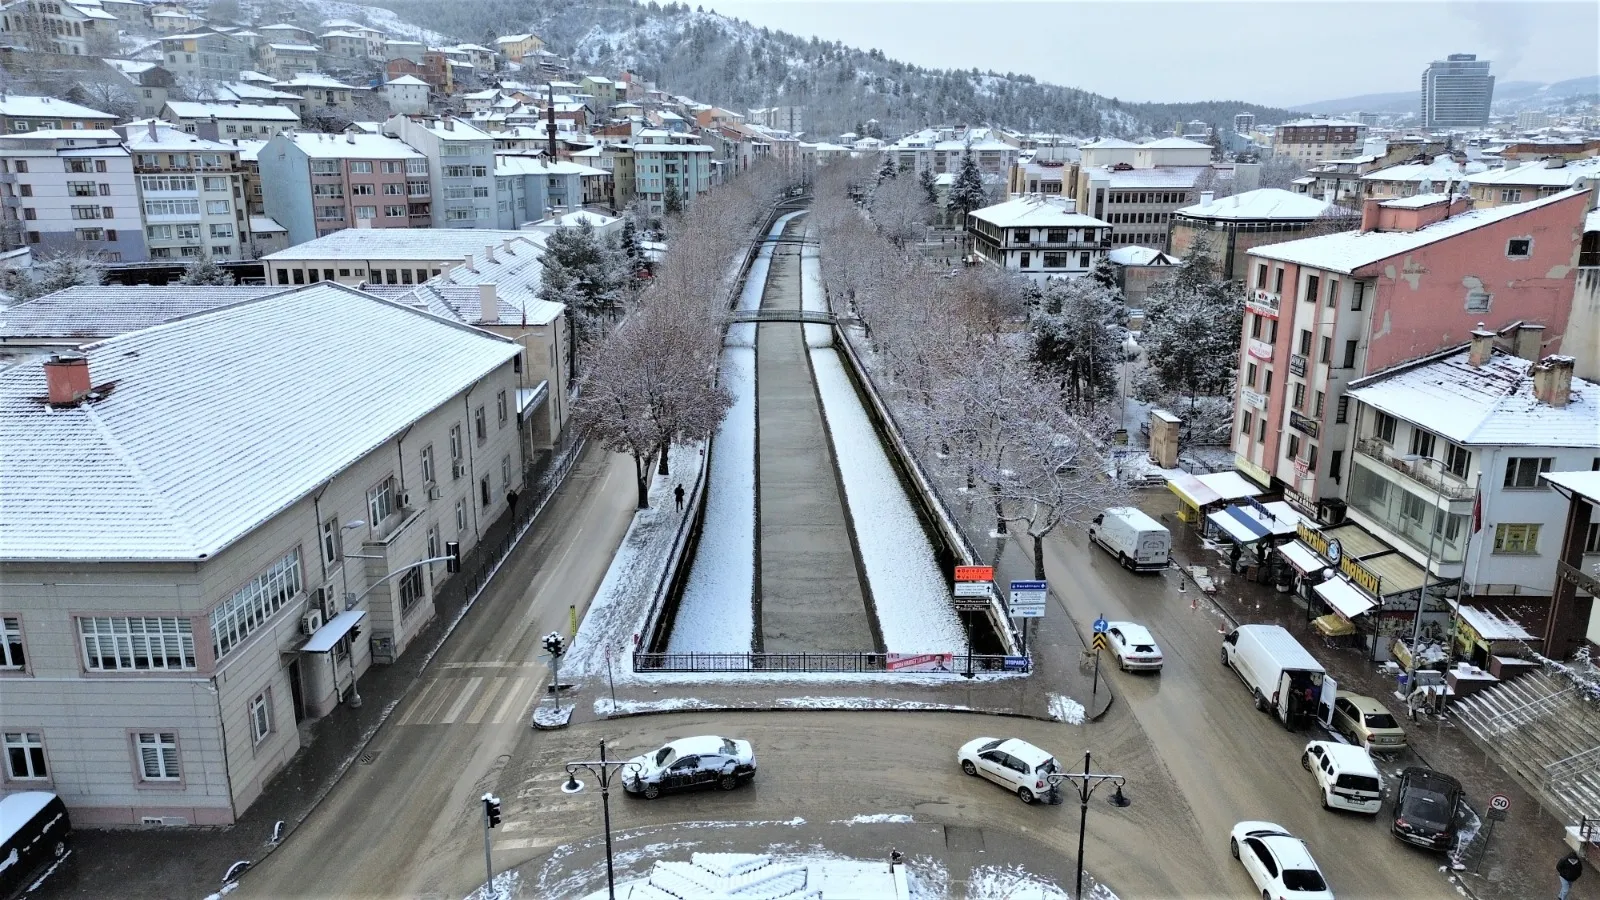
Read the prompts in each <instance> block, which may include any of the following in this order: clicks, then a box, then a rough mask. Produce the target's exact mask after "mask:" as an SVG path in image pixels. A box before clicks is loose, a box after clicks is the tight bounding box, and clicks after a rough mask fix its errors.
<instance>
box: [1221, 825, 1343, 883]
mask: <svg viewBox="0 0 1600 900" xmlns="http://www.w3.org/2000/svg"><path fill="white" fill-rule="evenodd" d="M1228 850H1229V851H1230V852H1232V853H1233V858H1234V859H1237V860H1238V861H1239V862H1241V863H1243V864H1244V870H1245V871H1246V872H1248V873H1250V880H1251V881H1253V882H1255V885H1256V890H1258V891H1260V892H1261V897H1262V900H1333V891H1330V890H1328V882H1327V881H1326V880H1325V879H1323V877H1322V870H1321V869H1319V868H1317V861H1316V860H1314V859H1312V858H1311V851H1310V850H1307V849H1306V842H1305V841H1302V840H1300V839H1299V838H1297V837H1295V836H1294V835H1292V834H1290V833H1289V832H1287V831H1285V830H1284V829H1283V826H1281V825H1274V824H1272V823H1271V822H1240V823H1239V824H1237V825H1235V826H1233V832H1232V833H1231V835H1230V836H1229V838H1228Z"/></svg>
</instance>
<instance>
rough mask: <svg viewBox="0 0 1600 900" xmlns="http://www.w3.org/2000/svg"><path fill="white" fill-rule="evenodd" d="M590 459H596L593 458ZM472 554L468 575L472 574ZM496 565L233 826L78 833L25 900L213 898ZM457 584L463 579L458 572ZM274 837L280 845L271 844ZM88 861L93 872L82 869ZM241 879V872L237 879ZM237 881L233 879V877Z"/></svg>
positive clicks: (395, 697) (439, 607)
mask: <svg viewBox="0 0 1600 900" xmlns="http://www.w3.org/2000/svg"><path fill="white" fill-rule="evenodd" d="M595 452H597V453H598V452H602V451H599V450H596V451H595ZM582 455H583V447H582V445H578V446H576V447H573V448H572V449H571V451H570V453H569V454H568V455H567V456H566V457H565V458H564V459H562V460H557V461H556V462H555V463H554V464H553V465H552V466H551V467H550V469H549V470H547V475H546V477H545V479H544V480H543V481H542V482H541V483H539V484H538V485H537V486H536V487H530V488H529V489H528V494H529V499H528V500H527V501H525V502H526V505H525V506H521V504H519V506H521V508H522V509H523V511H524V514H523V515H522V516H519V517H518V518H519V520H520V521H519V522H518V523H517V526H518V528H519V531H518V534H517V536H516V541H514V542H512V541H511V539H512V535H511V529H512V527H513V523H512V522H511V521H510V519H509V518H506V517H502V518H501V519H500V520H499V521H497V522H496V523H495V524H494V525H493V526H492V527H490V529H489V530H488V531H487V532H486V533H485V534H484V536H483V539H482V540H481V541H480V542H479V545H478V546H480V547H485V548H495V547H499V546H501V545H502V544H504V543H507V542H511V549H512V552H514V550H515V547H516V546H517V545H518V544H520V542H521V540H522V538H525V537H526V535H527V533H528V532H529V531H530V530H531V529H532V528H533V527H534V525H535V524H536V520H537V517H538V514H539V512H540V511H541V510H542V509H543V508H544V507H545V505H546V504H547V503H548V502H549V500H550V498H551V497H552V496H554V494H555V492H556V491H557V490H559V488H560V486H561V485H562V484H563V483H565V476H566V473H567V472H568V471H570V470H571V468H573V467H575V466H576V463H577V461H578V459H579V458H580V457H581V456H582ZM470 557H471V555H470V554H469V559H468V563H469V565H468V566H467V568H470V563H471V558H470ZM501 562H503V560H499V561H491V560H488V559H486V560H485V565H484V566H483V572H482V573H481V574H480V575H479V576H478V577H477V578H466V577H463V578H460V579H457V580H456V582H455V584H456V585H460V587H464V586H465V583H466V582H468V581H475V582H477V583H478V584H479V587H478V590H476V591H473V592H471V593H469V592H468V591H466V590H464V589H460V587H458V588H457V589H451V586H445V587H442V588H441V589H440V591H439V592H438V594H437V595H436V597H435V609H436V611H435V615H434V617H433V620H432V621H431V622H429V623H428V624H427V626H425V627H424V629H423V631H422V633H421V634H419V635H418V636H417V638H416V639H415V640H414V641H413V643H412V644H411V646H410V647H408V648H407V651H406V652H405V653H404V654H402V655H401V657H400V658H399V659H398V660H396V661H395V662H394V663H393V664H392V665H388V666H373V667H372V668H370V669H368V670H367V671H366V672H365V673H364V674H363V675H362V676H361V679H360V682H359V687H360V692H361V699H362V701H363V703H362V705H361V707H360V708H359V709H352V708H351V707H350V706H349V705H348V704H345V703H341V704H339V706H337V707H336V708H335V709H334V710H333V711H332V712H330V713H329V714H328V715H326V716H324V717H322V718H321V719H317V720H315V721H313V722H309V723H305V724H303V725H302V726H301V728H302V735H301V742H302V746H301V749H300V751H299V753H297V754H296V755H295V756H294V758H293V759H292V760H290V761H289V764H288V765H287V766H285V767H284V768H283V769H282V770H281V771H279V772H278V773H277V774H276V775H274V776H273V778H272V780H271V781H270V782H269V783H268V784H267V787H266V790H264V791H263V792H262V794H261V796H260V797H259V798H258V799H257V800H256V801H255V802H254V803H252V804H251V805H250V807H249V808H248V809H247V810H245V812H244V814H243V815H242V816H240V817H239V819H238V821H237V822H235V823H234V824H233V825H231V826H227V827H221V828H173V829H78V830H77V832H76V836H75V838H74V848H73V852H72V855H71V856H70V857H69V858H68V861H67V863H66V864H65V865H63V866H62V867H61V868H60V870H58V871H57V872H56V873H55V874H54V875H52V876H51V877H50V878H49V880H47V881H46V882H45V883H44V884H43V885H42V886H41V887H40V888H39V889H38V890H37V891H34V892H33V893H31V894H29V895H28V896H29V898H30V900H35V898H37V900H50V898H56V897H86V898H96V900H98V898H104V897H118V898H144V897H149V898H152V900H166V898H172V897H205V896H207V895H209V894H212V893H214V892H216V891H218V890H219V889H220V888H221V887H222V885H223V876H224V875H225V874H226V873H228V871H229V869H230V868H231V867H233V866H234V865H235V863H237V862H241V861H242V862H246V863H249V864H251V865H254V864H255V863H259V862H260V861H261V860H262V859H264V858H265V857H266V856H267V855H268V854H269V853H271V852H272V851H273V849H275V848H276V847H277V844H278V843H281V842H282V840H283V839H284V838H286V837H287V836H288V835H289V834H290V833H292V832H293V831H294V829H295V828H296V827H297V826H298V825H299V824H300V823H301V822H303V821H305V819H306V817H307V816H309V815H310V814H311V812H312V811H313V810H314V809H315V808H316V806H317V804H318V803H320V802H321V801H322V799H323V798H324V797H326V796H327V795H328V793H329V792H330V791H332V790H333V787H334V786H335V785H336V784H337V783H338V782H339V780H340V779H341V778H342V777H343V776H344V774H345V772H346V770H348V769H349V768H350V766H351V765H353V764H354V763H355V762H356V761H357V760H358V759H359V758H360V756H361V753H362V751H363V750H364V749H365V747H366V745H367V743H368V741H370V740H371V738H372V736H373V735H374V734H375V733H376V732H377V730H378V728H379V727H380V726H381V725H382V724H383V723H384V721H385V720H386V719H387V718H388V717H389V714H390V713H391V712H392V711H393V710H394V708H395V707H396V706H397V705H399V703H400V701H401V699H403V698H404V697H405V694H406V692H407V691H409V690H410V688H411V686H412V684H414V683H415V682H416V680H417V678H418V677H419V675H420V674H421V673H422V671H423V670H424V669H425V668H426V667H427V665H428V663H429V662H430V661H431V660H432V659H433V657H434V654H435V653H437V652H438V650H439V648H440V647H441V646H442V645H443V644H444V642H445V641H446V640H447V639H448V638H449V637H450V634H451V632H453V631H454V630H455V626H456V624H457V623H458V622H459V621H460V620H461V618H462V617H463V616H464V615H466V613H467V611H468V610H470V609H471V607H472V604H473V602H475V601H476V600H477V598H478V596H480V595H481V593H482V591H483V589H484V588H486V587H487V586H488V585H489V584H491V583H492V580H491V579H492V576H493V574H494V572H495V570H497V569H498V567H499V565H500V564H501ZM463 574H464V575H466V574H469V573H463ZM275 832H276V836H277V843H275V842H274V841H273V838H274V834H275ZM89 860H93V863H92V864H91V863H89V862H88V861H89ZM242 871H243V867H241V869H240V872H242ZM240 872H234V873H233V874H234V876H235V878H237V877H238V875H239V874H240Z"/></svg>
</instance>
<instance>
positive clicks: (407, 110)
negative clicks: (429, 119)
mask: <svg viewBox="0 0 1600 900" xmlns="http://www.w3.org/2000/svg"><path fill="white" fill-rule="evenodd" d="M378 93H380V94H382V95H383V99H384V100H386V101H388V103H389V111H390V112H392V113H394V114H395V115H397V116H415V115H421V114H422V113H425V112H427V111H428V83H427V82H426V81H423V80H422V79H420V78H418V77H416V76H415V75H401V76H400V77H399V78H391V79H390V80H388V81H386V82H384V83H383V84H382V85H381V86H380V87H379V88H378Z"/></svg>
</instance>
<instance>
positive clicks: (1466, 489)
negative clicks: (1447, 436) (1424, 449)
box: [1356, 437, 1473, 500]
mask: <svg viewBox="0 0 1600 900" xmlns="http://www.w3.org/2000/svg"><path fill="white" fill-rule="evenodd" d="M1356 452H1357V453H1360V454H1361V455H1362V456H1366V457H1368V458H1371V459H1375V460H1377V461H1378V462H1381V463H1383V464H1384V465H1386V466H1388V467H1389V468H1391V469H1393V470H1395V471H1396V472H1399V473H1400V474H1402V475H1404V476H1406V477H1407V478H1410V479H1411V480H1412V481H1415V482H1417V483H1418V484H1421V485H1423V486H1425V487H1427V488H1428V489H1429V490H1431V491H1437V492H1439V493H1440V494H1442V495H1443V496H1444V497H1446V498H1447V499H1450V500H1469V499H1471V498H1472V493H1473V489H1472V485H1470V484H1467V483H1466V482H1465V481H1458V480H1456V479H1455V477H1453V476H1451V477H1446V476H1445V475H1444V474H1443V473H1442V472H1440V471H1437V470H1430V469H1429V467H1428V465H1427V464H1428V463H1430V462H1431V463H1434V464H1435V465H1438V461H1437V460H1431V459H1406V458H1405V457H1404V456H1402V455H1401V454H1398V453H1396V452H1395V450H1394V448H1393V447H1391V446H1389V445H1388V444H1386V443H1384V442H1383V441H1381V440H1379V439H1378V438H1375V437H1368V438H1361V439H1359V440H1357V441H1356Z"/></svg>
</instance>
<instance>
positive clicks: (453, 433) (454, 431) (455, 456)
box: [450, 424, 461, 463]
mask: <svg viewBox="0 0 1600 900" xmlns="http://www.w3.org/2000/svg"><path fill="white" fill-rule="evenodd" d="M450 461H451V462H453V463H459V462H461V426H460V425H459V424H458V425H451V426H450Z"/></svg>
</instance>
